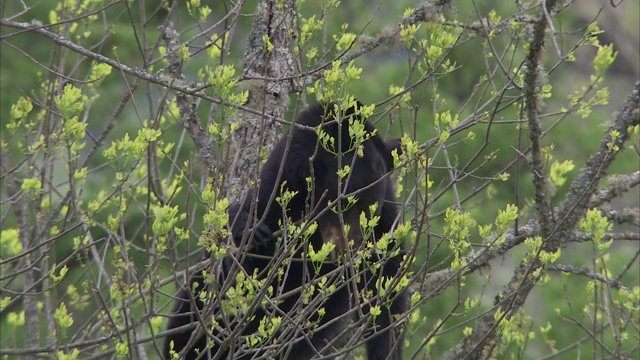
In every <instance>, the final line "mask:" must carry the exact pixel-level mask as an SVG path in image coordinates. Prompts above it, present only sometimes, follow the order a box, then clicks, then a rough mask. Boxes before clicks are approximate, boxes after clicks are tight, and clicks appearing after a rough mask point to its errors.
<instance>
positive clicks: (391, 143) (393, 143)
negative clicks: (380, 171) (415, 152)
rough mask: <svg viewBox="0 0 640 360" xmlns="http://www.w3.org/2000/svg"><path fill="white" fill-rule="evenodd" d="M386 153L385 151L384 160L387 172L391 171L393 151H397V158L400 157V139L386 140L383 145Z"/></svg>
mask: <svg viewBox="0 0 640 360" xmlns="http://www.w3.org/2000/svg"><path fill="white" fill-rule="evenodd" d="M385 146H386V148H387V149H386V151H385V154H384V155H385V160H386V163H387V168H388V169H389V170H391V169H393V155H392V153H393V150H397V152H398V156H399V155H402V147H401V146H400V138H396V139H391V140H388V141H387V142H386V143H385Z"/></svg>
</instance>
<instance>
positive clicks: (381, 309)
mask: <svg viewBox="0 0 640 360" xmlns="http://www.w3.org/2000/svg"><path fill="white" fill-rule="evenodd" d="M345 108H346V109H342V108H341V107H340V105H338V104H335V103H328V104H318V105H315V106H312V107H309V108H308V109H306V110H305V111H303V112H302V113H301V114H300V115H299V116H298V117H297V119H296V120H295V121H294V125H292V127H291V129H290V131H289V132H288V133H287V134H286V135H285V136H283V138H282V139H280V141H279V142H278V143H277V144H276V146H275V148H274V150H273V152H272V153H271V154H270V156H269V158H268V159H267V161H266V163H265V164H264V166H263V167H262V169H261V172H260V182H259V186H258V190H257V191H256V192H255V193H249V194H248V195H247V196H246V198H245V200H244V201H242V202H240V203H238V204H235V205H232V206H231V207H230V209H229V211H228V212H229V218H230V221H231V226H230V227H229V229H230V232H231V235H232V237H233V241H234V243H235V246H236V247H237V249H238V251H237V252H236V253H235V254H230V255H226V256H225V257H224V258H223V259H222V261H221V262H219V264H221V266H220V267H219V268H218V269H219V270H220V271H210V272H209V273H208V274H209V275H206V274H198V275H196V276H193V277H192V278H191V280H190V283H191V284H190V288H189V289H181V290H180V291H179V292H178V294H177V295H176V297H177V299H178V300H177V301H176V304H175V306H174V309H173V314H174V315H172V316H171V318H170V320H169V326H168V329H169V330H171V329H175V328H178V327H183V326H184V329H181V331H179V330H176V331H174V332H172V333H170V334H169V335H168V336H167V337H166V338H165V344H164V349H163V352H164V354H163V355H164V357H165V358H166V359H170V358H171V357H170V355H171V354H170V353H171V349H173V351H174V352H175V353H180V354H181V355H182V357H181V358H184V359H209V358H211V357H214V356H215V357H216V358H221V359H257V358H267V359H310V358H314V357H317V358H320V357H323V356H324V357H326V356H331V354H338V353H340V352H342V353H343V354H344V349H349V348H348V347H349V346H350V347H353V346H355V345H357V344H359V343H360V342H359V340H362V339H364V341H365V343H366V353H367V358H368V359H369V360H382V359H396V360H400V359H401V358H402V348H403V342H404V340H403V336H402V330H401V329H400V327H399V326H397V325H396V324H395V323H394V315H401V314H403V313H405V311H406V310H407V309H408V306H409V299H408V298H409V295H408V291H407V290H406V289H401V288H399V287H398V286H396V287H395V288H394V287H393V286H391V287H389V286H388V285H389V284H390V283H393V284H397V281H395V282H394V280H393V279H397V278H398V276H401V275H403V273H402V271H403V270H402V260H403V256H404V250H403V247H402V244H401V242H400V241H391V242H389V243H388V246H387V245H385V246H384V247H385V249H383V250H382V251H379V250H380V248H379V247H377V246H376V242H377V240H380V239H383V236H384V235H385V234H386V235H387V236H386V237H385V239H386V240H385V241H387V240H389V236H388V234H390V233H391V232H392V231H393V229H394V227H395V224H397V222H398V221H399V212H398V210H397V206H396V203H395V197H394V185H393V182H392V179H391V178H390V176H389V171H390V170H391V169H392V167H393V157H392V155H391V153H392V151H393V150H394V149H397V150H398V151H399V141H398V140H397V139H396V140H392V141H389V142H385V141H383V139H382V138H381V137H380V136H379V135H378V134H377V133H376V129H375V128H374V126H373V125H372V124H371V123H370V122H369V121H367V120H366V119H365V118H364V117H363V116H361V114H360V108H361V105H360V103H359V102H357V101H354V102H353V103H352V104H350V106H345ZM362 216H365V217H366V219H370V220H372V221H371V222H370V224H371V226H370V227H367V226H365V227H364V228H363V227H362V226H361V217H362ZM366 219H365V221H366ZM296 226H297V230H296ZM323 244H333V245H332V246H330V247H326V246H325V248H323ZM323 249H324V250H325V254H324V255H327V254H326V251H330V253H329V254H328V256H326V257H322V256H321V257H320V260H317V259H318V258H314V254H315V255H317V254H318V253H320V252H322V251H323ZM327 249H328V250H327ZM382 253H384V254H382ZM211 273H216V274H218V275H217V276H215V275H211ZM205 276H207V279H209V280H207V281H205ZM211 278H214V279H216V280H214V281H212V280H211ZM385 286H386V287H385ZM381 288H385V289H386V290H384V291H382V292H383V293H384V294H383V293H381V291H380V290H379V289H381ZM203 290H205V291H207V292H208V294H209V296H202V294H203ZM230 293H232V294H230ZM203 300H204V301H207V303H206V304H205V303H204V301H203ZM372 307H373V308H372ZM372 310H375V311H372ZM351 320H356V321H355V322H353V321H351ZM196 322H201V323H202V324H204V325H205V326H203V327H201V326H198V327H197V328H196V327H195V326H188V325H189V324H195V323H196ZM238 335H246V336H245V337H241V336H238ZM238 339H242V340H238ZM354 339H355V340H354ZM185 348H188V349H186V350H185Z"/></svg>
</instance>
